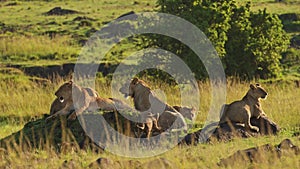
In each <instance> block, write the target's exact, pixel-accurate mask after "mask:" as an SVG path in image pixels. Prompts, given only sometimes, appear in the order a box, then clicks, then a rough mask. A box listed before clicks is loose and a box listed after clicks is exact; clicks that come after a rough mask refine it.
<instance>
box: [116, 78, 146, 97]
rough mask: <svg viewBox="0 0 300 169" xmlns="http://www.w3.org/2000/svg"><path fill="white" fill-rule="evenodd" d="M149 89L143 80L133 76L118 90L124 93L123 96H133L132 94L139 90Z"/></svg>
mask: <svg viewBox="0 0 300 169" xmlns="http://www.w3.org/2000/svg"><path fill="white" fill-rule="evenodd" d="M144 89H146V90H150V88H149V87H148V86H147V85H146V84H145V82H143V81H142V80H139V79H138V78H134V79H132V80H131V82H130V83H126V84H125V85H123V86H122V87H121V88H120V90H119V91H120V92H121V93H122V94H124V96H125V97H128V96H130V97H134V94H135V93H136V92H137V91H139V90H144Z"/></svg>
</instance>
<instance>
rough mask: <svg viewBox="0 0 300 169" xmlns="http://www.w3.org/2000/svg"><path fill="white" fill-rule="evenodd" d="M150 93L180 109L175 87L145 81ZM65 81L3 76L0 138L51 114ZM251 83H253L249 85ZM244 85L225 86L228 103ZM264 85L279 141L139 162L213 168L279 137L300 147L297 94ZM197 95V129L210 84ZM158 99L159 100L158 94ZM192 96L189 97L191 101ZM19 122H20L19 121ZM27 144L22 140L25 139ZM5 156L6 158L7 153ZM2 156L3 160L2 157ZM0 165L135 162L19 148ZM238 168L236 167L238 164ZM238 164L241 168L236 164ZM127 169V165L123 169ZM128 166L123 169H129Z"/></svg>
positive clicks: (102, 82) (179, 150)
mask: <svg viewBox="0 0 300 169" xmlns="http://www.w3.org/2000/svg"><path fill="white" fill-rule="evenodd" d="M143 79H144V80H145V81H146V82H147V83H149V86H151V88H152V89H159V90H160V91H163V92H164V94H165V96H166V101H167V102H168V103H169V104H171V105H178V104H180V102H181V101H180V94H179V90H178V88H177V87H176V86H174V85H169V84H167V83H165V82H163V81H160V80H151V79H150V78H143ZM66 80H68V79H63V78H58V80H57V82H54V83H49V84H48V85H46V86H45V85H40V84H36V83H34V82H32V81H30V79H29V78H28V77H27V76H24V75H9V74H2V76H1V81H0V100H1V102H0V115H1V121H0V126H1V131H0V137H1V138H3V137H5V136H7V135H9V134H11V133H12V132H15V131H17V130H19V129H21V128H22V127H23V125H24V124H25V123H26V122H27V121H28V120H30V118H25V116H29V117H34V116H38V117H37V118H39V117H41V115H42V114H44V113H48V112H49V107H50V104H51V102H52V101H53V99H54V98H55V96H54V94H53V93H54V92H55V90H56V89H57V88H58V87H59V86H60V85H61V84H62V83H63V82H64V81H66ZM253 83H254V82H253ZM249 84H250V83H248V82H240V81H239V80H236V79H232V80H229V82H228V85H227V101H226V102H227V103H230V102H232V101H234V100H238V99H241V98H242V97H243V96H244V95H245V93H246V92H247V90H248V89H249ZM262 86H263V87H264V88H265V89H266V90H267V91H268V93H269V96H268V98H267V99H266V100H263V101H262V106H263V108H264V110H265V112H266V114H267V115H268V116H269V117H270V118H271V119H272V120H274V121H275V122H276V123H277V124H278V125H279V126H280V127H281V128H282V129H283V130H282V132H281V133H279V135H278V136H268V137H259V138H249V139H235V140H233V141H232V142H229V143H214V144H201V145H198V146H190V147H186V146H183V147H176V148H173V149H172V150H170V151H169V152H166V153H164V154H161V155H159V156H157V157H153V158H148V159H138V160H139V161H141V162H147V161H150V160H153V159H155V158H159V157H163V158H166V159H168V160H170V161H172V163H174V164H175V165H177V166H178V167H179V168H216V167H218V166H217V162H218V161H219V160H220V159H221V158H224V157H227V156H228V155H230V154H232V153H234V152H235V151H237V150H240V149H246V148H249V147H253V146H257V145H262V144H267V143H270V144H273V145H275V144H279V143H280V141H281V140H282V139H283V138H286V137H288V138H291V139H292V141H293V142H295V144H298V145H299V144H300V140H299V139H297V137H292V134H293V133H296V132H299V125H300V124H299V121H300V114H299V108H298V107H297V105H298V103H299V102H300V98H299V97H298V96H300V89H299V88H296V87H295V86H294V85H293V84H279V83H277V84H267V83H263V84H262ZM110 87H111V86H110V82H108V81H107V79H99V80H97V82H96V90H97V91H98V93H99V94H100V95H101V96H103V97H111V88H110ZM199 91H200V97H201V98H200V107H199V113H198V117H197V121H196V123H197V124H200V125H198V127H201V125H202V124H203V123H204V121H205V119H206V116H207V113H208V110H209V106H210V103H211V99H210V98H211V87H210V84H209V83H208V82H199ZM158 96H162V95H158ZM191 97H192V96H191ZM19 117H24V118H23V119H22V118H19ZM25 141H26V140H25ZM8 152H9V153H8ZM5 154H6V155H5ZM2 157H5V159H3V160H1V162H0V166H9V167H11V168H15V167H20V166H22V167H31V168H44V167H46V166H47V167H48V168H58V167H62V168H68V167H70V166H71V167H76V168H86V167H87V166H88V165H89V163H90V162H92V161H94V160H95V159H97V158H98V157H107V158H110V159H112V160H113V161H117V160H119V161H121V162H122V161H123V162H124V161H128V160H136V159H130V158H124V157H118V156H115V155H113V154H110V153H109V152H102V153H101V154H97V153H95V152H92V151H83V150H78V149H74V147H73V148H72V147H69V149H68V150H66V151H65V152H64V153H60V154H58V153H57V152H56V151H55V150H54V149H52V148H50V147H49V148H48V149H47V148H44V149H37V150H36V149H33V148H29V149H27V150H26V151H25V150H23V149H22V148H21V147H19V148H14V149H10V150H1V149H0V158H2ZM265 158H266V159H268V157H265ZM237 164H238V165H239V162H237ZM240 165H242V164H240ZM122 166H124V167H125V168H126V166H127V164H122ZM278 166H280V168H290V167H292V168H293V167H296V168H297V166H298V167H299V160H298V158H297V157H291V158H283V159H282V160H281V161H279V160H274V159H273V161H272V160H271V161H266V162H264V163H263V164H259V165H258V164H249V165H248V166H246V167H254V168H255V167H259V168H273V167H278ZM129 167H130V166H127V168H129Z"/></svg>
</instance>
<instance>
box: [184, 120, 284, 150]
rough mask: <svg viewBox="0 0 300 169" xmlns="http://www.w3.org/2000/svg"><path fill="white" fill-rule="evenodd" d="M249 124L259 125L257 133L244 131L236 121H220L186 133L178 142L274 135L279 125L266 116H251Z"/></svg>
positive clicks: (194, 142)
mask: <svg viewBox="0 0 300 169" xmlns="http://www.w3.org/2000/svg"><path fill="white" fill-rule="evenodd" d="M251 124H252V125H255V126H258V127H259V129H260V131H259V133H257V132H255V131H246V130H245V127H244V126H243V125H241V124H238V123H233V124H231V123H230V124H229V123H222V124H219V125H218V124H216V123H213V124H211V125H209V126H206V127H205V128H204V129H200V130H198V131H196V132H193V133H190V134H188V135H186V136H185V138H184V139H183V140H182V141H181V143H180V144H187V145H190V144H198V143H205V142H211V141H223V142H226V141H230V140H232V139H233V138H248V137H253V136H259V135H275V134H277V133H278V132H279V130H280V128H279V126H278V125H277V124H276V123H275V122H273V121H272V120H270V119H269V118H268V117H266V116H262V117H260V118H258V119H257V118H251ZM216 125H217V126H216ZM213 129H215V130H214V131H212V134H211V135H208V134H207V133H209V132H208V131H209V130H213Z"/></svg>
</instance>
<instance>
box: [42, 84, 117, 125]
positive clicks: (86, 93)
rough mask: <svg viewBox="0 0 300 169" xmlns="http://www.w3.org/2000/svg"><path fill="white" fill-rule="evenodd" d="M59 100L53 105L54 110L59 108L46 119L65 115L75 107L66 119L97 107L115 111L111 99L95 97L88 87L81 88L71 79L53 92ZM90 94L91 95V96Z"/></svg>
mask: <svg viewBox="0 0 300 169" xmlns="http://www.w3.org/2000/svg"><path fill="white" fill-rule="evenodd" d="M55 95H56V96H57V99H58V101H59V102H61V103H63V104H62V105H63V106H62V105H59V106H58V107H55V106H54V105H53V108H52V109H54V110H58V109H60V107H63V108H61V109H60V110H58V111H56V112H54V113H53V114H52V115H50V116H49V117H48V118H47V119H50V118H53V117H56V116H57V115H67V114H69V113H70V111H72V110H74V109H75V112H73V113H72V114H71V115H70V116H69V117H68V119H69V120H74V119H75V118H76V116H77V115H79V114H81V113H82V112H83V111H85V110H90V111H95V110H98V109H102V110H106V111H116V107H115V105H114V102H113V100H111V99H106V98H101V97H99V96H98V95H97V96H98V97H95V95H94V94H93V92H91V91H90V89H86V88H82V87H80V86H79V85H77V84H75V83H74V82H73V81H69V82H66V83H64V84H63V85H62V86H60V87H59V89H58V90H57V91H56V92H55ZM91 95H92V96H91ZM54 102H55V101H54Z"/></svg>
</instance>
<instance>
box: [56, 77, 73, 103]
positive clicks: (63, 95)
mask: <svg viewBox="0 0 300 169" xmlns="http://www.w3.org/2000/svg"><path fill="white" fill-rule="evenodd" d="M72 84H73V82H72V81H70V82H67V83H64V84H63V85H62V86H60V87H59V89H58V90H57V91H56V92H55V95H56V96H57V98H58V100H59V102H61V103H64V102H67V101H72Z"/></svg>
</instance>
